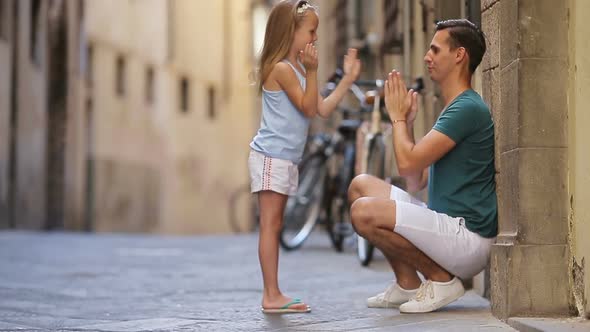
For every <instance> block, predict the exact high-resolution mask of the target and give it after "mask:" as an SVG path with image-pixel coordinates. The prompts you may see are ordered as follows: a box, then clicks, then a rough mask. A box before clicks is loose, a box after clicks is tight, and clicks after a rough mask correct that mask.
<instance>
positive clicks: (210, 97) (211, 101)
mask: <svg viewBox="0 0 590 332" xmlns="http://www.w3.org/2000/svg"><path fill="white" fill-rule="evenodd" d="M215 99H216V98H215V87H214V86H212V85H210V86H209V88H208V89H207V110H208V113H209V119H215V113H216V112H215Z"/></svg>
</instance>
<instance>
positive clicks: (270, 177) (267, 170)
mask: <svg viewBox="0 0 590 332" xmlns="http://www.w3.org/2000/svg"><path fill="white" fill-rule="evenodd" d="M248 168H249V169H250V189H251V191H252V192H253V193H255V192H259V191H263V190H271V191H274V192H277V193H279V194H283V195H295V194H296V193H297V185H298V184H299V169H298V168H297V165H296V164H294V163H293V162H292V161H290V160H284V159H277V158H271V157H267V156H265V155H263V154H262V153H260V152H258V151H254V150H250V156H249V157H248Z"/></svg>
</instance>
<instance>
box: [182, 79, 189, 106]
mask: <svg viewBox="0 0 590 332" xmlns="http://www.w3.org/2000/svg"><path fill="white" fill-rule="evenodd" d="M189 109H190V82H189V80H188V78H186V77H183V78H182V79H181V80H180V111H181V112H182V113H188V111H189Z"/></svg>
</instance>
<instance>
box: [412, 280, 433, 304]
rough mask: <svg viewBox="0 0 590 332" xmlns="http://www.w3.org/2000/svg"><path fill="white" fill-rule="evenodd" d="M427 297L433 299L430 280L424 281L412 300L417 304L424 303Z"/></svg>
mask: <svg viewBox="0 0 590 332" xmlns="http://www.w3.org/2000/svg"><path fill="white" fill-rule="evenodd" d="M427 295H428V296H430V298H431V299H433V298H434V287H433V285H432V281H430V280H426V281H425V282H424V283H423V284H422V285H420V288H419V289H418V292H417V293H416V296H414V298H413V300H415V301H417V302H421V301H424V299H425V298H426V296H427Z"/></svg>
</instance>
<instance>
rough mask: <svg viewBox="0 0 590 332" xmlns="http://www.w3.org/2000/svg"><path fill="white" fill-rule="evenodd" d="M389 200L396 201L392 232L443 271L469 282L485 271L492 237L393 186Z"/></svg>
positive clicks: (492, 240)
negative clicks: (410, 243)
mask: <svg viewBox="0 0 590 332" xmlns="http://www.w3.org/2000/svg"><path fill="white" fill-rule="evenodd" d="M390 199H392V200H395V202H396V213H395V214H396V215H395V227H394V231H395V232H396V233H398V234H400V235H401V236H403V237H404V238H406V239H407V240H408V241H410V242H412V244H414V245H415V246H416V247H417V248H418V249H420V250H421V251H422V252H423V253H424V254H426V256H428V257H430V258H431V259H432V260H433V261H435V262H436V263H438V264H439V265H440V266H442V267H443V268H444V269H445V270H447V271H449V272H450V273H452V274H454V275H456V276H458V277H459V278H461V279H468V278H471V277H473V276H474V275H476V274H477V273H479V272H480V271H482V270H483V269H484V268H485V266H486V265H487V263H488V258H489V255H490V249H491V247H492V244H493V243H494V241H495V238H491V239H489V238H485V237H482V236H480V235H479V234H477V233H474V232H471V231H470V230H468V229H467V227H465V219H464V218H453V217H450V216H448V215H446V214H444V213H437V212H435V211H432V210H430V209H428V208H427V207H426V204H424V203H423V202H421V201H420V200H418V199H416V198H414V197H412V196H411V195H410V194H408V193H406V192H405V191H403V190H401V189H399V188H397V187H395V186H391V194H390Z"/></svg>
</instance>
